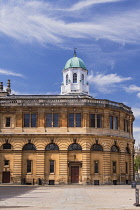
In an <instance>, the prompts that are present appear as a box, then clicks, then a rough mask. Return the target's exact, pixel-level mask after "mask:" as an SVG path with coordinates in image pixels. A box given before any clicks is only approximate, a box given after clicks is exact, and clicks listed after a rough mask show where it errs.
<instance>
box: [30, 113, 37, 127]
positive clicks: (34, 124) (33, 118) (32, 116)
mask: <svg viewBox="0 0 140 210" xmlns="http://www.w3.org/2000/svg"><path fill="white" fill-rule="evenodd" d="M31 127H36V114H31Z"/></svg>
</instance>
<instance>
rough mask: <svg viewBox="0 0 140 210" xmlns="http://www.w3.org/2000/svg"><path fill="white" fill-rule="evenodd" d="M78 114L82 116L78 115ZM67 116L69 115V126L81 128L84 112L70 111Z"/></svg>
mask: <svg viewBox="0 0 140 210" xmlns="http://www.w3.org/2000/svg"><path fill="white" fill-rule="evenodd" d="M70 115H71V116H72V115H73V117H70ZM78 115H79V116H80V117H78ZM67 117H68V119H67V122H68V127H69V128H81V127H82V113H79V112H77V113H72V112H70V113H68V115H67ZM70 118H72V121H71V122H70ZM79 119H80V120H79ZM78 124H79V125H78Z"/></svg>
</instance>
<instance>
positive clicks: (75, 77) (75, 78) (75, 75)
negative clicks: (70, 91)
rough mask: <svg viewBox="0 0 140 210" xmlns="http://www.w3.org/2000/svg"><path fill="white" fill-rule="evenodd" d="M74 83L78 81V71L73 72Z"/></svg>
mask: <svg viewBox="0 0 140 210" xmlns="http://www.w3.org/2000/svg"><path fill="white" fill-rule="evenodd" d="M73 83H77V74H76V73H74V74H73Z"/></svg>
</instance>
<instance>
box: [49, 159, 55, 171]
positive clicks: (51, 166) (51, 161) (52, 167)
mask: <svg viewBox="0 0 140 210" xmlns="http://www.w3.org/2000/svg"><path fill="white" fill-rule="evenodd" d="M50 173H54V160H50Z"/></svg>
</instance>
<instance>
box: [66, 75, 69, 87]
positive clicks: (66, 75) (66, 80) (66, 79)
mask: <svg viewBox="0 0 140 210" xmlns="http://www.w3.org/2000/svg"><path fill="white" fill-rule="evenodd" d="M68 79H69V78H68V74H66V85H67V84H68Z"/></svg>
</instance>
